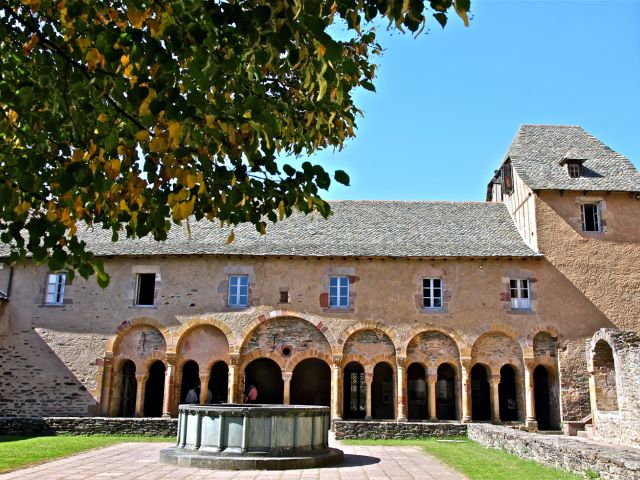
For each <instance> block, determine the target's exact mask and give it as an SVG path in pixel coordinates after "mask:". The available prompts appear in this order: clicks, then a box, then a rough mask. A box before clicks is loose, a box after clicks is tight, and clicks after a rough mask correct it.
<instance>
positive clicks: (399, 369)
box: [396, 357, 407, 422]
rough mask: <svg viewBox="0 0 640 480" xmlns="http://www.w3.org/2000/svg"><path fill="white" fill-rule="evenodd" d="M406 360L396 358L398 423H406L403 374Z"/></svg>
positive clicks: (404, 374) (404, 375)
mask: <svg viewBox="0 0 640 480" xmlns="http://www.w3.org/2000/svg"><path fill="white" fill-rule="evenodd" d="M406 362H407V359H406V358H397V357H396V377H397V378H398V395H397V397H398V416H397V419H398V421H399V422H406V421H407V375H406V373H405V364H406Z"/></svg>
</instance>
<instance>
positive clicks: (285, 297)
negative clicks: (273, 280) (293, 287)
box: [280, 290, 289, 303]
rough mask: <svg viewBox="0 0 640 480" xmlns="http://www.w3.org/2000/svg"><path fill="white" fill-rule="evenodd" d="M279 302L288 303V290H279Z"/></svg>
mask: <svg viewBox="0 0 640 480" xmlns="http://www.w3.org/2000/svg"><path fill="white" fill-rule="evenodd" d="M280 303H289V290H280Z"/></svg>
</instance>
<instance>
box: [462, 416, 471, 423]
mask: <svg viewBox="0 0 640 480" xmlns="http://www.w3.org/2000/svg"><path fill="white" fill-rule="evenodd" d="M472 421H473V419H472V418H471V417H462V419H461V420H460V422H462V423H471V422H472Z"/></svg>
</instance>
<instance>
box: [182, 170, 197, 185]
mask: <svg viewBox="0 0 640 480" xmlns="http://www.w3.org/2000/svg"><path fill="white" fill-rule="evenodd" d="M184 183H185V184H186V186H187V188H188V189H192V188H193V187H195V186H196V176H195V175H191V174H190V173H187V175H186V176H185V182H184Z"/></svg>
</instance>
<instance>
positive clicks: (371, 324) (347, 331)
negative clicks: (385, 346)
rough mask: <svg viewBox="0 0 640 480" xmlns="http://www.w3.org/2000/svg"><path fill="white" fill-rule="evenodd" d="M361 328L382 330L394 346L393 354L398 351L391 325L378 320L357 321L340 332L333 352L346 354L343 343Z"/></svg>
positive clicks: (394, 332) (395, 336)
mask: <svg viewBox="0 0 640 480" xmlns="http://www.w3.org/2000/svg"><path fill="white" fill-rule="evenodd" d="M362 330H380V331H382V332H384V333H385V334H386V335H387V337H389V339H390V340H391V344H392V345H393V348H394V354H395V353H396V352H398V351H400V350H399V347H398V346H397V335H396V331H395V329H393V328H392V327H391V326H389V325H385V324H383V323H379V322H358V323H356V324H355V325H352V326H350V327H349V328H347V329H345V330H344V331H343V332H342V334H341V335H340V337H339V338H338V342H337V343H338V347H337V349H336V351H335V352H334V353H335V354H336V355H344V354H346V353H345V351H344V347H345V344H346V343H347V341H348V340H349V338H350V337H351V336H352V335H353V334H355V333H358V332H360V331H362Z"/></svg>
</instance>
